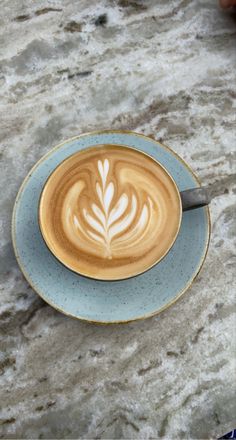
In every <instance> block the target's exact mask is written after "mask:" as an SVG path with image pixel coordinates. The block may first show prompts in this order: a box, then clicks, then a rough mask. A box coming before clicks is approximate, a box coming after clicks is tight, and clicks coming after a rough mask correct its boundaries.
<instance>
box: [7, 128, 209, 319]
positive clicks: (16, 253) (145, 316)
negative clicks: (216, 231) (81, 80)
mask: <svg viewBox="0 0 236 440" xmlns="http://www.w3.org/2000/svg"><path fill="white" fill-rule="evenodd" d="M103 133H125V134H132V135H134V136H137V137H143V138H149V139H151V140H152V141H153V142H155V143H156V144H158V145H161V146H162V147H163V148H165V149H166V150H167V151H169V152H170V153H171V154H173V155H174V156H175V157H176V158H177V159H178V160H179V161H180V162H182V164H183V165H184V166H185V167H186V168H187V169H188V171H189V172H190V173H191V174H192V176H193V178H194V179H195V181H196V182H197V183H198V185H200V186H201V182H200V180H199V178H198V177H197V176H196V175H195V173H194V172H193V170H192V169H191V167H190V166H189V165H188V164H187V163H186V162H185V160H184V159H182V158H181V157H180V156H179V155H178V154H177V153H176V152H175V151H173V150H172V149H171V148H170V147H169V146H167V145H165V144H163V143H162V142H159V141H157V140H156V139H153V138H152V137H151V136H146V135H144V134H140V133H137V132H135V131H132V130H110V129H104V130H94V131H90V132H87V133H83V134H80V135H77V136H73V137H71V138H68V139H66V140H65V141H63V142H61V143H60V144H57V145H56V146H54V147H53V148H52V149H51V150H50V151H49V152H48V153H46V154H45V155H44V156H43V157H41V159H39V160H38V161H37V162H36V164H35V165H34V166H33V167H32V168H31V169H30V171H29V173H28V174H27V175H26V177H25V178H24V180H23V182H22V184H21V186H20V188H19V191H18V194H17V196H16V200H15V203H14V206H13V213H12V222H11V235H12V244H13V249H14V253H15V257H16V260H17V263H18V265H19V267H20V269H21V271H22V273H23V275H24V277H25V279H26V280H27V281H28V283H29V285H30V286H31V287H32V288H33V289H34V291H35V292H36V293H37V294H38V295H39V296H40V297H41V298H42V299H43V300H44V301H45V302H46V303H47V304H49V305H50V306H51V307H53V308H54V309H55V310H57V311H58V312H61V313H63V314H64V315H66V316H68V317H70V318H73V319H77V320H79V321H83V322H86V323H91V324H97V325H112V324H129V323H131V322H136V321H142V320H144V319H147V318H151V317H153V316H156V315H159V314H160V313H161V312H164V311H165V310H167V309H168V308H169V307H171V306H172V305H173V304H175V303H176V301H178V299H180V298H181V297H182V296H183V295H184V293H185V292H187V290H188V289H189V288H190V287H191V286H192V284H193V282H194V280H195V279H196V278H197V276H198V275H199V273H200V271H201V269H202V267H203V264H204V262H205V259H206V256H207V252H208V249H209V244H210V236H211V217H210V210H209V207H208V206H206V207H205V210H206V213H207V223H208V235H207V241H206V246H205V251H204V254H203V256H202V259H201V260H200V264H199V266H198V268H197V270H196V272H195V273H194V275H193V276H192V278H191V279H190V280H189V282H188V284H187V285H186V286H185V287H184V289H183V290H182V291H181V292H179V294H178V295H176V296H175V297H174V298H173V299H172V300H171V301H169V302H168V303H167V304H165V305H164V306H163V307H161V308H159V309H158V310H155V311H154V312H152V313H149V314H145V315H143V316H139V317H136V318H134V319H129V320H126V321H125V320H124V321H96V320H91V319H86V318H84V317H80V316H75V315H72V314H71V313H68V312H65V311H64V310H63V309H61V308H60V307H58V306H56V305H55V304H53V302H51V301H50V300H48V299H47V298H45V296H44V294H43V293H42V292H40V290H39V289H38V288H37V286H35V284H34V283H33V282H32V281H31V280H30V279H29V277H28V275H27V274H26V272H25V270H24V268H23V267H22V265H21V262H20V258H19V256H18V252H17V246H16V238H15V235H16V234H15V233H16V231H15V216H16V207H17V203H18V201H19V198H20V195H21V193H22V191H23V189H24V187H25V185H26V184H27V181H28V180H29V178H30V176H31V174H32V172H33V171H34V170H35V169H36V168H37V166H38V165H39V164H40V163H41V162H43V161H44V160H45V159H47V157H49V156H50V154H51V153H52V152H54V151H56V150H58V149H59V148H60V147H61V146H62V145H64V144H66V143H68V142H70V141H73V140H75V139H79V138H81V137H84V136H91V135H95V134H103Z"/></svg>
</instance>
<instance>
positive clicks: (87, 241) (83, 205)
mask: <svg viewBox="0 0 236 440" xmlns="http://www.w3.org/2000/svg"><path fill="white" fill-rule="evenodd" d="M209 202H210V200H209V196H208V193H207V189H205V188H193V189H189V190H186V191H183V192H180V191H179V189H178V187H177V185H176V183H175V181H174V179H173V177H172V176H171V175H170V173H169V172H168V171H167V170H166V169H165V168H164V167H163V166H162V165H161V164H160V163H159V162H158V161H157V160H155V159H154V158H153V157H151V156H149V155H148V154H146V153H144V152H142V151H140V150H137V149H135V148H131V147H127V146H120V145H99V146H96V147H90V148H86V149H84V150H81V151H79V152H77V153H75V154H73V155H72V156H70V157H68V158H67V159H65V160H64V161H63V162H61V163H60V164H59V165H58V166H57V168H56V169H55V170H54V171H53V172H52V174H51V175H50V176H49V178H48V179H47V181H46V183H45V185H44V187H43V190H42V193H41V197H40V202H39V226H40V230H41V233H42V236H43V239H44V241H45V243H46V245H47V246H48V248H49V250H50V251H51V252H52V254H53V255H54V256H55V257H56V258H57V259H58V260H59V261H60V262H61V263H63V264H64V265H65V266H66V267H67V268H69V269H70V270H72V271H74V272H76V273H78V274H79V275H83V276H86V277H89V278H92V279H95V280H107V281H116V280H122V279H127V278H131V277H134V276H137V275H140V274H142V273H144V272H146V271H147V270H149V269H150V268H152V267H153V266H154V265H156V264H158V263H159V262H160V261H161V260H162V259H163V258H164V257H165V255H166V254H167V253H168V252H169V251H170V249H171V248H172V246H173V245H174V242H175V240H176V238H177V236H178V233H179V230H180V226H181V220H182V215H184V214H183V212H184V211H186V210H190V209H196V208H199V207H201V206H204V205H207V204H208V203H209Z"/></svg>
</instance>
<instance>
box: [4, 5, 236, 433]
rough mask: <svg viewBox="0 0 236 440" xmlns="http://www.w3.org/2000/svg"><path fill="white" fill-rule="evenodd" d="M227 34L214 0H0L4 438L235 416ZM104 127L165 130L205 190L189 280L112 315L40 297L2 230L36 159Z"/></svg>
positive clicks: (200, 428) (233, 81)
mask: <svg viewBox="0 0 236 440" xmlns="http://www.w3.org/2000/svg"><path fill="white" fill-rule="evenodd" d="M104 14H106V15H104ZM235 47H236V16H235V15H234V14H231V13H228V12H227V13H225V12H223V11H221V10H220V9H219V8H218V5H217V1H216V0H198V1H194V0H170V1H168V2H167V1H164V0H147V1H141V0H99V1H96V0H90V1H88V0H80V1H76V0H64V1H62V0H47V1H46V0H38V1H37V2H35V1H33V0H21V1H18V0H2V1H1V4H0V58H1V61H0V67H1V70H0V142H1V147H0V148H1V149H0V167H1V168H0V169H1V172H0V173H1V193H0V198H1V201H0V234H1V242H0V252H1V254H0V258H1V260H0V289H1V296H0V329H1V340H0V345H1V355H0V394H1V397H0V436H1V438H30V439H32V438H56V439H62V438H63V439H64V438H65V439H67V438H68V439H70V438H92V439H94V438H102V439H108V438H112V439H120V438H122V439H130V438H132V439H133V438H135V439H149V438H150V439H151V438H166V439H185V438H186V439H200V438H201V439H202V438H204V439H205V438H206V439H208V438H216V437H217V436H218V437H219V436H220V435H222V434H223V433H225V432H227V431H228V430H230V429H231V428H233V427H235V419H234V416H235V413H236V408H235V403H234V398H235V385H234V380H235V373H236V372H235V354H234V352H235V338H234V336H235V328H236V326H235V324H236V323H235V308H234V307H235V306H234V300H235V283H234V278H235V275H234V272H235V230H236V228H235V207H234V203H235V193H236V186H235V162H234V159H235V155H236V151H235V143H236V142H235V141H236V135H235V128H236V123H235V122H236V120H235V102H236V100H235V98H236V51H235ZM102 128H119V129H122V128H125V129H132V130H136V131H138V132H141V133H142V132H143V133H145V134H148V135H152V136H154V137H155V138H156V139H159V140H161V141H164V142H165V143H166V144H167V145H168V144H169V145H170V146H172V147H173V148H174V149H175V150H176V151H177V152H178V153H179V154H180V155H181V156H182V157H183V158H184V159H185V160H187V161H188V163H189V164H190V165H191V166H192V167H193V168H194V170H195V171H196V172H197V174H198V176H199V177H200V179H201V180H202V181H203V182H204V183H205V184H211V185H212V195H213V196H214V199H213V202H212V204H211V216H212V239H211V244H210V249H209V254H208V257H207V260H206V262H205V265H204V268H203V270H202V272H201V274H200V276H198V278H197V281H196V282H195V283H194V285H193V286H192V288H191V289H190V290H189V291H188V293H186V294H185V296H184V297H183V298H182V299H181V300H180V301H179V302H177V303H176V304H175V305H174V306H173V307H171V308H170V309H168V310H166V311H165V312H163V313H162V314H160V315H159V316H156V317H154V318H152V319H148V320H146V321H143V322H138V323H133V324H129V325H124V326H108V327H106V326H103V327H101V326H95V325H89V324H85V323H82V322H79V321H76V320H73V319H70V318H67V317H65V316H63V315H61V314H60V313H58V312H56V311H55V310H53V309H52V308H51V307H49V306H48V305H47V304H45V303H44V302H43V301H42V300H41V299H40V298H39V297H38V296H37V294H36V293H35V292H34V291H33V290H32V289H31V288H30V286H29V285H28V284H27V282H26V281H25V280H24V278H23V276H22V274H21V272H20V270H19V268H18V266H17V264H16V261H15V258H14V255H13V251H12V245H11V237H10V221H11V212H12V207H13V203H14V199H15V196H16V193H17V190H18V188H19V185H20V183H21V182H22V179H23V178H24V176H25V175H26V173H27V172H28V171H29V169H30V168H31V166H32V165H33V164H34V163H35V161H37V160H38V159H39V158H40V157H41V156H42V155H43V154H44V153H46V152H47V151H49V150H50V148H51V147H52V146H54V145H55V144H57V143H58V142H60V141H62V140H63V139H66V138H68V137H72V136H74V135H77V134H79V133H82V132H85V131H89V130H94V129H102Z"/></svg>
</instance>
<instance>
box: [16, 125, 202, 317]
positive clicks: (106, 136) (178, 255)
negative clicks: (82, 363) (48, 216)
mask: <svg viewBox="0 0 236 440" xmlns="http://www.w3.org/2000/svg"><path fill="white" fill-rule="evenodd" d="M99 144H117V145H128V146H131V147H135V148H137V149H139V150H142V151H144V152H146V153H148V154H149V155H151V156H153V157H154V158H155V159H157V160H158V161H159V162H160V163H161V164H162V165H164V167H166V169H167V170H168V171H169V172H170V174H171V175H172V176H173V178H174V179H175V182H176V183H177V185H178V188H179V190H180V191H182V190H185V189H188V188H193V187H197V186H199V183H198V181H197V179H196V177H195V176H194V174H193V172H192V171H191V170H190V168H189V167H188V166H187V165H186V164H185V163H184V162H183V161H182V159H180V158H179V157H178V156H177V155H176V154H175V153H174V152H173V151H172V150H170V149H169V148H167V147H165V146H163V145H161V144H160V143H158V142H156V141H154V140H153V139H151V138H148V137H145V136H142V135H139V134H136V133H132V132H123V131H102V132H95V133H89V134H85V135H82V136H78V137H76V138H73V139H69V140H68V141H66V142H64V143H63V144H60V145H58V146H57V147H55V148H54V149H53V150H51V151H50V152H49V153H48V154H47V155H46V156H44V157H43V158H42V159H41V160H40V161H39V162H38V163H37V164H36V165H35V166H34V167H33V169H32V170H31V171H30V173H29V174H28V176H27V177H26V179H25V180H24V182H23V184H22V186H21V188H20V191H19V193H18V196H17V198H16V202H15V207H14V211H13V219H12V239H13V245H14V250H15V254H16V258H17V261H18V263H19V266H20V268H21V270H22V272H23V273H24V275H25V277H26V279H27V280H28V282H29V283H30V285H31V286H32V287H33V288H34V290H35V291H36V292H37V293H38V294H39V295H40V296H41V297H42V298H43V299H44V300H45V301H46V302H47V303H48V304H50V305H51V306H52V307H54V308H55V309H57V310H59V311H61V312H62V313H65V314H66V315H69V316H73V317H75V318H79V319H82V320H86V321H90V322H97V323H113V322H127V321H132V320H136V319H142V318H146V317H148V316H152V315H155V314H156V313H158V312H160V311H161V310H163V309H165V308H167V307H168V306H169V305H171V304H172V303H174V302H175V301H176V300H177V299H178V298H179V297H180V296H181V295H182V294H183V293H184V292H185V291H186V290H187V288H188V287H189V286H190V285H191V283H192V282H193V280H194V278H195V277H196V275H197V274H198V272H199V270H200V269H201V266H202V264H203V262H204V259H205V257H206V253H207V249H208V243H209V237H210V218H209V210H208V208H200V209H196V210H194V211H188V212H185V213H184V214H183V220H182V225H181V229H180V232H179V235H178V238H177V240H176V242H175V244H174V246H173V247H172V249H171V251H170V252H169V253H168V254H167V256H166V257H165V258H164V259H163V260H162V261H161V262H160V263H159V264H157V265H156V266H155V267H153V268H152V269H151V270H149V271H148V272H146V273H144V274H143V275H139V276H138V277H135V278H132V279H128V280H124V281H115V282H114V281H113V282H108V281H106V282H103V281H94V280H91V279H87V278H84V277H81V276H79V275H77V274H75V273H73V272H71V271H70V270H69V269H67V268H65V267H64V266H62V265H61V264H60V263H59V262H58V261H57V260H56V259H55V257H53V255H52V254H51V253H50V251H49V250H48V248H47V246H46V245H45V243H44V241H43V239H42V236H41V234H40V231H39V226H38V203H39V196H40V193H41V190H42V187H43V185H44V183H45V180H46V179H47V177H48V176H49V174H50V173H51V172H52V171H53V170H54V168H55V167H56V166H57V165H58V164H59V163H60V162H61V161H62V160H64V159H65V158H67V157H68V156H70V155H71V154H73V153H75V152H77V151H79V150H81V149H83V148H87V147H90V146H94V145H99Z"/></svg>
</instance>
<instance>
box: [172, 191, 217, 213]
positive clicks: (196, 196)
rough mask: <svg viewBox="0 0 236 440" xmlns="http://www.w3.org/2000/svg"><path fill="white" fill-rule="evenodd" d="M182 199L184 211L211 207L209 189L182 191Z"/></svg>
mask: <svg viewBox="0 0 236 440" xmlns="http://www.w3.org/2000/svg"><path fill="white" fill-rule="evenodd" d="M180 197H181V200H182V209H183V211H189V210H190V209H196V208H201V207H202V206H206V205H209V203H210V201H211V198H210V194H209V191H208V189H207V188H204V187H203V188H192V189H186V190H185V191H181V193H180Z"/></svg>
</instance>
